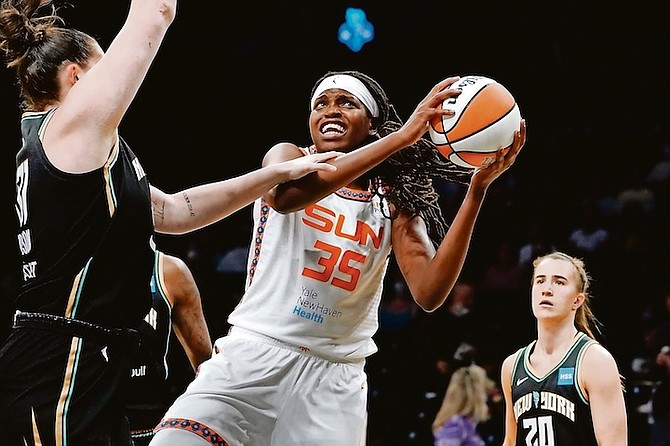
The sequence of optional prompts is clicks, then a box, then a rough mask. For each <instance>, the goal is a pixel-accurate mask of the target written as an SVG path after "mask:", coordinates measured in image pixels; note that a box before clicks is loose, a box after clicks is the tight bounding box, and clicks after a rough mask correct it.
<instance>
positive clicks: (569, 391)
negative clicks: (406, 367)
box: [501, 252, 628, 446]
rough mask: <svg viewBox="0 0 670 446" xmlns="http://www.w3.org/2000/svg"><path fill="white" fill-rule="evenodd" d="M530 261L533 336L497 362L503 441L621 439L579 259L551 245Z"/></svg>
mask: <svg viewBox="0 0 670 446" xmlns="http://www.w3.org/2000/svg"><path fill="white" fill-rule="evenodd" d="M533 265H534V276H533V286H532V293H531V294H532V307H533V314H534V315H535V317H536V319H537V327H538V338H537V340H535V341H533V342H531V343H530V344H529V345H528V346H526V347H524V348H521V349H519V350H518V351H516V352H515V353H514V354H512V355H510V356H508V357H507V358H506V359H505V361H504V362H503V366H502V371H501V382H502V387H503V392H504V395H505V403H506V404H505V407H506V414H505V440H504V443H503V445H504V446H514V445H515V446H613V445H616V446H625V445H627V444H628V431H627V419H626V408H625V402H624V396H623V386H622V383H621V377H620V374H619V371H618V367H617V365H616V362H615V360H614V358H613V357H612V355H611V354H610V353H609V352H608V351H607V350H606V349H605V348H604V347H603V346H602V345H601V344H599V343H598V342H597V341H595V340H594V338H593V333H592V330H591V324H592V323H594V322H597V321H596V320H595V317H594V316H593V313H592V312H591V310H590V306H589V301H588V289H589V282H590V279H589V277H588V274H587V273H586V269H585V268H584V263H583V262H582V261H581V260H580V259H577V258H574V257H571V256H568V255H567V254H564V253H559V252H555V253H551V254H548V255H546V256H542V257H539V258H538V259H536V260H535V262H534V263H533Z"/></svg>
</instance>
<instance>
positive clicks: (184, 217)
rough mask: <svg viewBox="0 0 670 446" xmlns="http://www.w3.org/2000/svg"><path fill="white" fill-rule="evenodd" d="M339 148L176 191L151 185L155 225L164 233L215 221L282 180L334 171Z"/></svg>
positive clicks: (201, 226)
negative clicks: (333, 162)
mask: <svg viewBox="0 0 670 446" xmlns="http://www.w3.org/2000/svg"><path fill="white" fill-rule="evenodd" d="M338 155H341V154H340V153H339V152H328V153H317V154H314V155H308V156H304V157H300V158H296V159H293V160H289V161H286V162H283V163H279V164H273V165H270V166H266V167H262V168H260V169H257V170H254V171H252V172H248V173H246V174H243V175H240V176H237V177H234V178H229V179H227V180H223V181H218V182H214V183H209V184H203V185H200V186H195V187H191V188H189V189H185V190H183V191H181V192H177V193H174V194H166V193H164V192H162V191H161V190H159V189H158V188H156V187H153V186H152V187H151V202H152V207H153V214H154V227H155V229H156V231H157V232H160V233H164V234H184V233H187V232H191V231H194V230H196V229H200V228H203V227H205V226H207V225H210V224H212V223H215V222H217V221H219V220H221V219H223V218H225V217H227V216H228V215H230V214H232V213H234V212H236V211H238V210H239V209H241V208H243V207H245V206H247V205H248V204H250V203H252V202H253V201H254V200H255V199H257V198H258V197H260V196H261V195H263V194H264V193H266V192H267V191H268V190H269V189H270V188H272V187H274V186H276V185H277V184H279V183H282V182H285V181H289V180H292V179H295V178H300V177H302V176H304V175H307V174H309V173H311V172H324V171H325V172H332V171H334V170H335V169H336V168H335V167H334V166H333V165H331V164H329V163H328V162H327V161H331V160H333V159H334V158H335V157H337V156H338Z"/></svg>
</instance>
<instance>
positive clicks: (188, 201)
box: [182, 192, 195, 217]
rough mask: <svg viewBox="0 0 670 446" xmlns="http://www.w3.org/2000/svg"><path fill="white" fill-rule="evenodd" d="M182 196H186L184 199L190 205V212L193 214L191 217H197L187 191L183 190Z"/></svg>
mask: <svg viewBox="0 0 670 446" xmlns="http://www.w3.org/2000/svg"><path fill="white" fill-rule="evenodd" d="M182 196H183V197H184V201H185V202H186V206H187V207H188V212H189V214H191V217H195V211H194V210H193V205H192V204H191V199H190V198H188V194H187V193H186V192H183V193H182Z"/></svg>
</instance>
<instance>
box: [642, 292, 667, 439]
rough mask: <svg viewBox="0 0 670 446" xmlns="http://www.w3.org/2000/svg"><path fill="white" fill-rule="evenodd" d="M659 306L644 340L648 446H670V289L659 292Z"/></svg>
mask: <svg viewBox="0 0 670 446" xmlns="http://www.w3.org/2000/svg"><path fill="white" fill-rule="evenodd" d="M662 291H663V292H662V302H661V308H660V314H659V318H658V322H657V325H656V326H655V327H654V328H653V329H651V330H650V331H649V334H648V335H647V337H646V340H647V345H648V347H649V350H650V352H651V353H652V355H653V357H652V360H653V361H652V369H651V374H652V379H653V381H654V382H655V386H654V387H655V388H654V390H653V393H652V396H651V415H652V419H653V422H652V425H651V433H650V437H651V438H650V445H651V446H669V445H670V285H666V286H665V287H663V288H662Z"/></svg>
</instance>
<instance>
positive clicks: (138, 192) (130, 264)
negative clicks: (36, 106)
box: [0, 110, 153, 446]
mask: <svg viewBox="0 0 670 446" xmlns="http://www.w3.org/2000/svg"><path fill="white" fill-rule="evenodd" d="M52 114H53V110H52V111H49V112H42V113H26V114H24V115H23V117H22V119H21V132H22V137H23V146H22V147H21V150H20V151H19V152H18V154H17V156H16V166H17V170H16V192H17V195H16V203H15V208H16V216H17V218H18V229H17V241H18V248H19V251H20V256H21V262H22V282H21V286H20V289H19V293H18V296H17V300H16V308H17V310H18V311H17V314H16V315H15V319H14V326H13V329H12V331H11V332H10V334H9V336H8V338H7V340H6V342H5V344H4V345H3V346H2V349H1V350H0V417H1V419H2V420H3V422H2V423H0V426H1V427H0V438H2V444H3V446H13V445H24V444H27V445H29V446H31V445H34V444H35V443H40V444H42V445H45V446H46V445H55V444H62V445H63V446H66V445H67V446H80V445H81V446H83V445H86V446H95V445H117V444H128V443H129V433H128V426H127V422H126V421H125V417H124V416H123V401H122V400H121V399H120V393H119V385H120V384H121V383H123V382H125V381H126V377H127V375H128V368H129V364H128V359H129V352H130V350H131V349H132V348H133V346H134V343H135V341H136V338H137V337H136V336H133V330H129V329H130V328H133V329H134V328H136V327H137V326H138V324H139V323H140V321H141V320H142V318H143V317H144V315H145V314H146V313H147V311H148V309H149V306H150V303H151V294H150V291H149V280H150V277H151V270H152V260H153V250H152V249H151V246H150V245H151V235H152V233H153V222H152V216H151V200H150V192H149V183H148V181H147V178H146V176H145V174H144V171H143V169H142V167H141V165H140V164H139V161H138V160H137V158H136V157H135V155H134V154H133V153H132V151H131V150H130V149H129V147H128V146H127V144H126V143H125V142H124V141H123V140H122V139H121V138H119V139H118V143H117V144H115V145H114V147H110V156H109V159H108V161H107V163H106V164H105V166H103V167H101V168H99V169H96V170H93V171H91V172H88V173H84V174H70V173H66V172H62V171H60V170H58V169H57V168H55V167H54V166H53V165H52V164H51V163H50V162H49V161H48V159H47V157H46V155H45V153H44V149H43V147H42V143H41V139H40V137H41V135H42V133H43V130H44V128H45V127H46V125H47V124H48V121H49V119H50V118H51V116H52ZM135 333H136V332H135ZM24 442H25V443H24Z"/></svg>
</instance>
